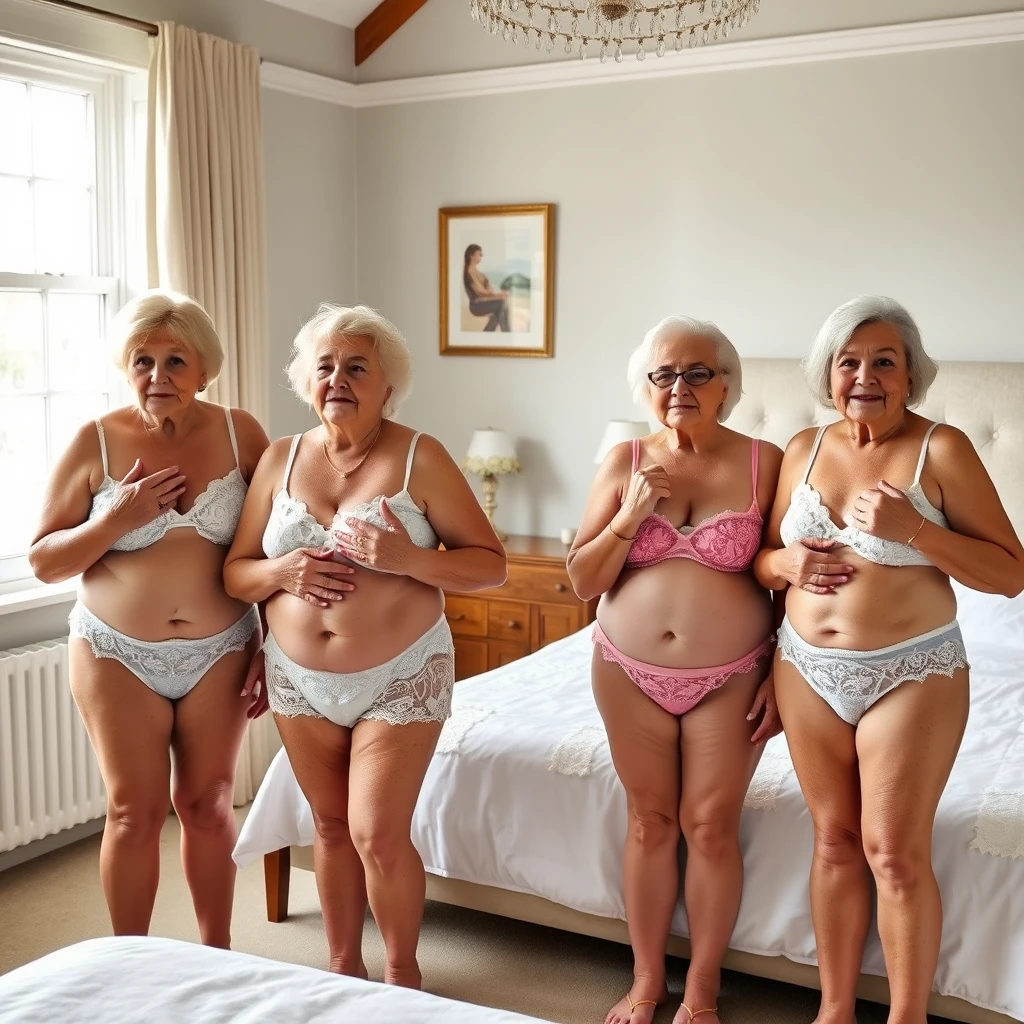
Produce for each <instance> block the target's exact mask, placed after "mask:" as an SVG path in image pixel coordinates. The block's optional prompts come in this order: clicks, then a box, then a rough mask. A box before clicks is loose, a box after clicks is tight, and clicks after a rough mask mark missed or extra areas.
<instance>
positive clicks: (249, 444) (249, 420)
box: [228, 408, 270, 473]
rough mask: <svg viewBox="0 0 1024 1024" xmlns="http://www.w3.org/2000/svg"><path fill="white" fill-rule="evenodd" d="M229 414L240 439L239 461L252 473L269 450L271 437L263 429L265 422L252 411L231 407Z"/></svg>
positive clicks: (238, 439)
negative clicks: (261, 421)
mask: <svg viewBox="0 0 1024 1024" xmlns="http://www.w3.org/2000/svg"><path fill="white" fill-rule="evenodd" d="M228 415H229V416H230V417H231V423H232V426H233V427H234V430H235V438H236V440H237V441H238V452H239V456H240V460H239V461H241V462H242V463H243V464H244V465H245V467H246V468H247V469H248V470H249V472H250V473H252V472H254V471H255V469H256V466H257V465H258V464H259V461H260V457H261V456H262V455H263V453H264V452H265V451H266V450H267V446H268V445H269V444H270V439H269V438H268V437H267V432H266V431H265V430H264V429H263V424H262V423H260V421H259V420H258V419H256V417H255V416H253V414H252V413H250V412H246V411H245V409H236V408H231V409H229V410H228Z"/></svg>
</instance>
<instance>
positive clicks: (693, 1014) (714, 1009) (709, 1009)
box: [683, 1003, 718, 1024]
mask: <svg viewBox="0 0 1024 1024" xmlns="http://www.w3.org/2000/svg"><path fill="white" fill-rule="evenodd" d="M683 1009H684V1010H685V1011H686V1012H687V1013H688V1014H689V1015H690V1024H693V1018H694V1017H699V1016H700V1015H701V1014H702V1013H718V1007H717V1006H709V1007H707V1009H704V1010H691V1009H690V1008H689V1007H688V1006H687V1005H686V1003H683Z"/></svg>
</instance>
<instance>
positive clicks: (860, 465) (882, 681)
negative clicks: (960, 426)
mask: <svg viewBox="0 0 1024 1024" xmlns="http://www.w3.org/2000/svg"><path fill="white" fill-rule="evenodd" d="M805 370H806V375H807V381H808V384H809V385H810V388H811V390H812V392H813V394H814V396H815V398H816V399H817V401H818V403H819V404H820V405H822V406H824V407H826V408H833V409H835V410H836V411H837V412H838V413H839V417H840V418H839V420H838V422H835V423H830V424H828V425H827V426H823V427H821V428H819V429H817V430H814V429H810V430H804V431H802V432H801V433H799V434H797V435H796V437H794V438H793V440H792V441H791V442H790V444H789V447H788V448H787V449H786V456H785V459H784V461H783V464H782V470H781V476H780V481H779V489H778V495H777V497H776V499H775V505H774V508H773V509H772V513H771V520H770V523H769V526H768V530H767V537H766V541H765V548H764V550H763V551H762V552H761V553H760V554H759V555H758V557H757V565H756V570H757V575H758V578H759V579H760V580H761V582H762V583H763V584H764V585H765V586H766V587H770V588H771V589H772V590H774V591H776V592H777V593H778V594H780V595H784V596H785V611H786V616H785V619H784V621H783V622H782V624H781V626H780V628H779V649H778V656H777V660H776V667H775V676H776V678H777V680H778V691H779V706H780V709H781V712H782V719H783V722H784V723H785V726H786V737H787V740H788V741H789V749H790V753H791V754H792V757H793V766H794V767H795V769H796V774H797V778H798V779H799V781H800V788H801V790H802V791H803V795H804V799H805V800H806V801H807V806H808V808H809V810H810V813H811V820H812V821H813V823H814V859H813V861H812V866H811V881H810V885H811V911H812V915H813V919H814V933H815V937H816V946H817V957H818V968H819V971H820V973H821V1012H820V1013H819V1015H818V1018H817V1019H818V1021H820V1022H821V1024H826V1022H827V1024H852V1022H853V1020H854V1003H855V1000H856V995H857V981H858V978H859V976H860V972H861V960H862V957H863V954H864V941H865V938H866V936H867V930H868V926H869V923H870V921H871V917H872V905H871V904H872V892H871V889H872V881H874V888H875V890H876V892H877V925H878V932H879V936H880V938H881V941H882V950H883V952H884V954H885V966H886V973H887V975H888V978H889V992H890V1003H891V1009H890V1011H889V1020H890V1021H900V1022H901V1024H925V1019H926V1017H925V1014H926V1007H927V1003H928V995H929V993H930V992H931V989H932V985H933V983H934V980H935V967H936V963H937V962H938V955H939V943H940V940H941V937H942V902H941V899H940V896H939V889H938V885H937V884H936V881H935V875H934V874H933V872H932V860H931V846H932V828H933V822H934V818H935V812H936V808H937V806H938V802H939V798H940V797H941V795H942V791H943V789H944V788H945V785H946V780H947V779H948V778H949V773H950V770H951V769H952V767H953V762H954V760H955V758H956V755H957V751H958V749H959V747H960V741H961V739H962V738H963V734H964V728H965V726H966V724H967V715H968V708H969V704H970V695H969V683H968V676H969V669H970V666H969V665H968V659H967V651H966V650H965V648H964V641H963V637H962V636H961V635H960V628H959V626H958V625H957V622H956V595H955V594H954V592H953V589H952V587H951V586H950V577H953V578H954V579H956V580H958V581H959V582H960V583H961V584H963V585H964V586H965V587H971V588H972V589H975V590H980V591H983V592H985V593H990V594H1005V595H1006V596H1007V597H1015V596H1016V595H1017V594H1019V593H1020V592H1021V590H1022V588H1024V548H1022V546H1021V543H1020V540H1019V539H1018V538H1017V535H1016V534H1015V533H1014V529H1013V526H1012V525H1011V523H1010V520H1009V518H1008V517H1007V515H1006V512H1005V510H1004V509H1003V506H1002V504H1001V502H1000V500H999V496H998V494H997V493H996V490H995V487H994V486H993V485H992V481H991V480H990V479H989V476H988V473H987V472H986V471H985V467H984V466H983V465H982V462H981V460H980V459H979V457H978V454H977V452H975V450H974V446H973V445H972V444H971V442H970V440H969V439H968V438H967V437H966V436H965V435H964V434H963V433H962V432H961V431H959V430H957V429H956V428H954V427H950V426H947V425H945V424H936V423H932V422H929V421H928V420H926V419H924V418H923V417H922V416H919V415H917V414H916V413H914V412H911V411H910V410H911V409H912V408H913V407H914V406H916V405H917V404H918V403H919V402H921V401H922V400H923V399H924V397H925V395H926V394H927V392H928V388H929V386H930V385H931V383H932V381H933V380H934V379H935V374H936V372H937V367H936V365H935V363H933V362H932V360H931V359H930V358H929V357H928V354H927V353H926V352H925V350H924V347H923V346H922V344H921V335H920V332H919V330H918V328H917V325H916V324H915V323H914V320H913V319H912V317H911V316H910V314H909V313H908V312H907V311H906V310H905V309H904V308H903V307H902V306H900V305H899V303H897V302H895V301H894V300H892V299H889V298H885V297H883V296H872V295H864V296H861V297H859V298H857V299H853V300H852V301H850V302H847V303H845V304H844V305H842V306H840V307H839V308H838V309H837V310H835V311H834V312H833V313H832V314H831V316H829V318H828V319H827V320H826V321H825V323H824V324H823V326H822V327H821V330H820V331H819V332H818V336H817V338H816V339H815V341H814V344H813V346H812V347H811V351H810V354H809V356H808V358H807V360H806V363H805ZM910 683H918V684H920V685H917V686H911V685H908V684H910ZM947 938H948V939H949V940H950V941H952V942H956V941H958V937H957V936H947Z"/></svg>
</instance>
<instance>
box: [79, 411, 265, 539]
mask: <svg viewBox="0 0 1024 1024" xmlns="http://www.w3.org/2000/svg"><path fill="white" fill-rule="evenodd" d="M224 415H225V417H226V418H227V421H228V436H229V437H230V438H231V450H232V452H234V454H235V468H234V469H232V470H231V472H230V473H227V474H226V475H225V476H222V477H218V478H217V479H216V480H211V481H210V482H209V483H208V484H207V485H206V488H205V489H204V490H203V492H202V494H200V495H199V496H198V497H197V498H196V500H195V501H194V502H192V507H191V508H190V509H189V510H188V511H187V512H179V511H178V510H177V509H174V508H169V509H168V510H167V511H166V512H164V513H163V515H160V516H157V517H156V519H153V520H151V521H150V522H148V523H146V524H145V526H140V527H139V528H138V529H137V530H131V531H129V532H128V533H126V534H125V535H124V536H123V537H121V538H119V539H118V540H116V541H114V543H113V544H111V545H110V550H111V551H141V550H142V548H148V547H149V546H150V545H151V544H155V543H156V542H157V541H158V540H161V539H162V538H163V536H164V535H165V534H166V533H167V531H168V530H177V529H181V528H183V527H186V526H190V527H192V529H194V530H195V531H196V533H198V534H199V536H200V537H204V538H206V540H208V541H211V542H212V543H214V544H221V545H223V546H224V547H229V546H230V545H231V542H232V541H233V540H234V539H235V528H236V527H237V526H238V519H239V517H240V516H241V514H242V505H243V503H244V502H245V493H246V491H247V490H248V489H249V485H248V484H247V483H246V482H245V478H244V477H243V476H242V471H241V470H240V469H239V467H238V442H237V441H236V440H235V428H234V425H233V424H232V422H231V410H230V409H227V408H225V409H224ZM96 433H97V434H99V436H100V455H101V456H102V458H103V483H101V484H100V488H99V490H98V491H97V492H96V493H95V494H94V495H93V496H92V507H91V508H90V509H89V518H90V519H94V518H95V517H96V516H99V515H102V514H103V513H104V512H106V511H107V509H109V508H110V506H111V504H112V503H113V500H114V488H115V487H116V483H117V482H116V481H115V480H114V479H113V477H111V475H110V472H109V469H108V465H107V441H106V438H105V437H104V435H103V426H102V425H101V423H100V421H99V420H97V421H96Z"/></svg>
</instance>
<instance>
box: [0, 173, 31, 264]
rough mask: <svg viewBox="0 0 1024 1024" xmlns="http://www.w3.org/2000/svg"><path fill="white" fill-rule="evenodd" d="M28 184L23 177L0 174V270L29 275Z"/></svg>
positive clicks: (29, 202)
mask: <svg viewBox="0 0 1024 1024" xmlns="http://www.w3.org/2000/svg"><path fill="white" fill-rule="evenodd" d="M34 270H35V260H34V259H33V258H32V186H31V185H30V184H29V183H28V181H27V180H25V179H24V178H3V177H0V271H7V272H8V273H11V274H31V273H32V272H33V271H34Z"/></svg>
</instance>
